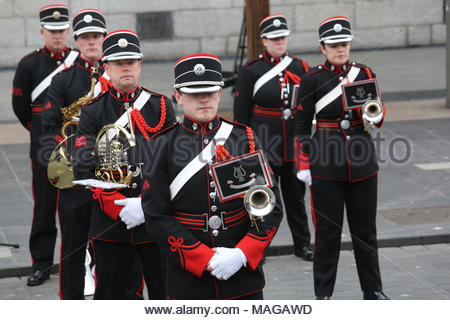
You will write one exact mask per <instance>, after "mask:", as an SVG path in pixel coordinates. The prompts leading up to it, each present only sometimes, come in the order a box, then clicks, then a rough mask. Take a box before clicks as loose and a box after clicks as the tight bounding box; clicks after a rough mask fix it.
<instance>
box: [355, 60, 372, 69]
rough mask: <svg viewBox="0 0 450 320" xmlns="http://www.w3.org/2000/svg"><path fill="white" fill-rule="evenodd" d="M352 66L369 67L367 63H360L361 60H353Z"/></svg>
mask: <svg viewBox="0 0 450 320" xmlns="http://www.w3.org/2000/svg"><path fill="white" fill-rule="evenodd" d="M352 66H355V67H358V68H361V69H365V68H368V67H367V66H366V65H365V64H362V63H359V62H356V61H354V62H352Z"/></svg>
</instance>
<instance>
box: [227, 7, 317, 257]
mask: <svg viewBox="0 0 450 320" xmlns="http://www.w3.org/2000/svg"><path fill="white" fill-rule="evenodd" d="M259 29H260V36H261V39H262V43H263V45H264V47H265V49H266V51H265V52H264V54H262V55H260V56H259V57H258V58H257V59H255V60H252V61H250V62H248V63H247V64H246V65H245V66H244V67H243V68H242V71H241V73H240V74H239V77H238V80H237V85H236V91H235V98H234V119H235V120H237V121H238V122H239V123H242V124H245V125H248V126H250V127H252V129H253V130H255V132H256V135H257V136H258V137H259V138H260V139H261V143H262V145H263V148H264V151H265V153H266V155H267V157H268V159H269V161H270V165H271V167H272V169H273V170H274V173H275V177H276V179H277V180H278V179H280V184H281V190H282V195H283V200H284V204H285V209H286V216H287V221H288V224H289V228H290V230H291V234H292V238H293V242H294V249H295V251H294V253H295V255H296V256H298V257H302V258H303V259H304V260H306V261H311V260H312V257H313V255H312V251H311V248H310V239H311V236H310V233H309V228H308V218H307V214H306V210H305V204H304V201H303V198H304V195H305V184H304V183H302V182H300V181H298V180H297V179H296V178H295V164H294V151H293V150H294V140H293V138H294V115H295V113H296V111H297V109H296V108H295V107H296V106H295V104H296V101H295V100H296V90H297V89H298V85H299V84H300V76H301V75H302V74H303V73H305V72H306V71H308V70H309V68H308V64H307V63H306V62H305V61H303V60H300V59H297V58H295V57H293V56H291V55H288V54H287V53H286V50H287V41H288V40H287V39H288V38H287V36H289V34H290V31H289V29H288V26H287V21H286V17H285V16H284V15H281V14H275V15H271V16H268V17H266V18H264V19H263V20H262V21H261V22H260V24H259Z"/></svg>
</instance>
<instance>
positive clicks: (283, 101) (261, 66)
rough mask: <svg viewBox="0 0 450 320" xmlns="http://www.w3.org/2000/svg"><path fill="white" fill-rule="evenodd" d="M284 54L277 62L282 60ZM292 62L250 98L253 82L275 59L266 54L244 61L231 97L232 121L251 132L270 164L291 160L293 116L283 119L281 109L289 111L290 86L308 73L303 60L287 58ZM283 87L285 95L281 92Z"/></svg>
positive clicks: (266, 70) (269, 67) (274, 63)
mask: <svg viewBox="0 0 450 320" xmlns="http://www.w3.org/2000/svg"><path fill="white" fill-rule="evenodd" d="M286 56H287V55H284V56H283V57H282V58H281V59H283V58H285V57H286ZM289 57H291V58H292V59H293V61H292V62H291V63H290V64H289V65H288V67H287V68H286V69H284V70H283V71H282V72H280V73H278V74H277V75H276V76H275V77H273V78H272V79H270V80H269V81H267V82H266V83H265V84H264V85H263V86H262V87H261V88H260V89H259V90H258V91H257V92H256V94H255V96H253V88H254V86H255V83H256V81H257V80H258V79H259V78H261V76H263V75H264V74H265V73H266V72H268V71H269V70H270V69H272V68H273V67H275V66H276V65H277V64H278V63H279V62H280V58H278V59H276V58H274V57H272V56H271V55H270V54H269V53H267V52H266V53H265V54H264V55H260V56H259V57H258V58H257V59H254V60H252V61H250V62H248V63H247V64H246V65H245V66H244V67H243V68H242V71H241V72H240V74H239V77H238V80H237V85H236V91H235V98H234V120H237V121H238V122H239V123H242V124H245V125H248V126H250V127H252V129H253V130H255V132H256V135H257V136H258V137H259V139H260V140H261V143H262V145H263V148H264V152H265V154H266V156H267V158H268V159H269V160H270V161H271V163H278V164H281V163H282V162H286V161H294V152H293V146H294V144H293V138H294V117H293V115H294V113H295V112H296V110H295V109H294V110H291V112H292V113H293V115H292V116H291V117H289V118H288V119H287V120H285V119H284V117H283V115H282V114H283V109H285V108H291V103H292V97H293V96H292V93H293V86H294V85H295V84H299V80H300V76H301V75H302V74H303V73H305V72H306V71H308V70H309V68H308V64H307V63H306V62H305V61H302V60H300V59H297V58H295V57H293V56H289ZM284 88H286V90H288V91H286V92H284V91H283V89H284Z"/></svg>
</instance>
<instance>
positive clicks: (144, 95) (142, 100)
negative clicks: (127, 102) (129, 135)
mask: <svg viewBox="0 0 450 320" xmlns="http://www.w3.org/2000/svg"><path fill="white" fill-rule="evenodd" d="M150 97H151V94H150V93H149V92H147V91H144V90H142V91H141V94H140V95H139V97H138V98H137V99H136V101H135V102H134V104H133V108H134V109H138V110H141V109H142V107H143V106H144V105H145V104H146V103H147V101H148V100H149V99H150ZM133 108H128V110H126V111H125V112H124V113H123V114H122V115H121V116H120V117H119V119H117V120H116V122H114V124H117V125H119V126H121V127H123V128H126V127H127V126H128V122H129V121H128V119H129V113H130V112H131V111H132V110H133ZM130 130H131V129H130ZM116 133H117V132H116V131H114V130H112V131H111V134H112V136H110V135H109V133H107V134H108V135H109V137H108V138H109V139H112V138H114V136H115V134H116ZM105 139H106V135H103V136H102V137H101V138H100V141H102V142H104V141H105Z"/></svg>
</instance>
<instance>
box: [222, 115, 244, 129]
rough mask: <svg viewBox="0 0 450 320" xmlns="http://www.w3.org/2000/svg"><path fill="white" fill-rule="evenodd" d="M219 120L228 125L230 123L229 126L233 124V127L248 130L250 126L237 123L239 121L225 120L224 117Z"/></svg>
mask: <svg viewBox="0 0 450 320" xmlns="http://www.w3.org/2000/svg"><path fill="white" fill-rule="evenodd" d="M219 119H220V120H222V121H225V122H226V123H229V124H232V125H236V126H239V127H242V128H244V129H246V128H247V127H248V126H246V125H245V124H242V123H239V122H237V120H235V121H231V120H228V119H226V118H223V117H219Z"/></svg>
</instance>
